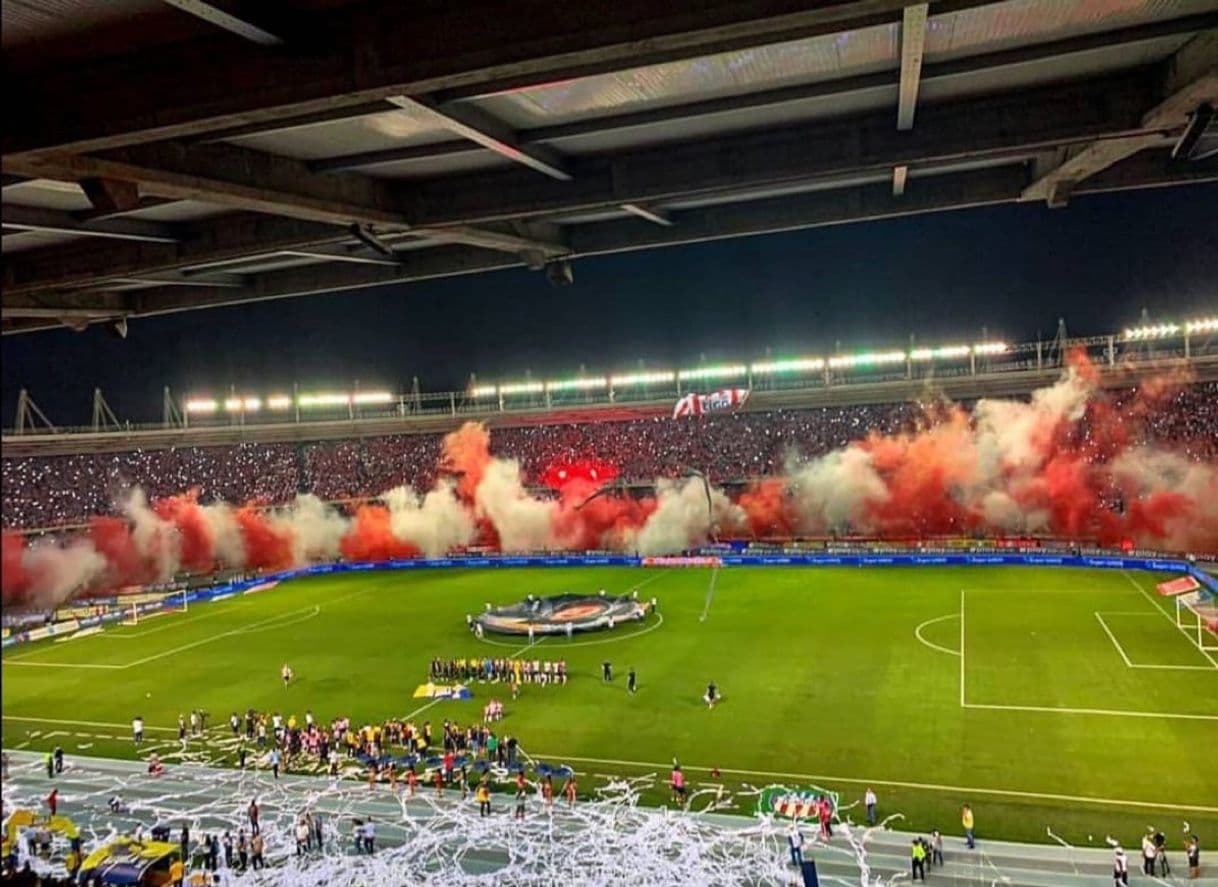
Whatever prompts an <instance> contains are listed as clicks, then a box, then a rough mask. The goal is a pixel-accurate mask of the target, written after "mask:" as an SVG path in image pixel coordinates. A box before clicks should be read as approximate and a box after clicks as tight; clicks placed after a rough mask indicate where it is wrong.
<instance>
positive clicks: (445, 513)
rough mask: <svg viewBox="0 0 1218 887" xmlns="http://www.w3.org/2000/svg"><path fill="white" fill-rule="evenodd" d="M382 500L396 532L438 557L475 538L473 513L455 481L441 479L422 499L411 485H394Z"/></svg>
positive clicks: (418, 547)
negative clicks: (456, 490) (462, 501)
mask: <svg viewBox="0 0 1218 887" xmlns="http://www.w3.org/2000/svg"><path fill="white" fill-rule="evenodd" d="M381 501H383V502H384V503H385V504H386V505H387V506H388V508H389V529H390V531H391V532H392V533H393V535H394V536H395V537H396V538H398V539H400V540H402V541H403V542H409V543H410V544H412V545H414V546H415V547H416V548H417V549H419V551H421V552H422V553H423V555H424V556H425V557H438V556H440V555H442V554H444V553H445V552H448V551H451V550H452V549H454V548H457V547H459V546H463V545H469V544H470V543H471V542H472V541H473V540H474V534H475V531H476V527H475V526H474V519H473V515H472V514H470V511H469V509H468V508H466V507H465V506H464V505H462V504H461V502H460V500H459V499H457V496H456V492H455V487H454V484H453V483H452V482H451V481H447V480H445V481H440V482H439V483H437V484H436V487H435V489H433V490H432V491H431V492H430V493H428V494H427V495H426V496H424V497H422V499H420V498H419V495H418V494H417V493H416V492H415V491H414V489H413V488H411V487H408V486H403V487H394V488H393V489H392V490H389V491H388V492H386V493H384V494H383V495H382V496H381Z"/></svg>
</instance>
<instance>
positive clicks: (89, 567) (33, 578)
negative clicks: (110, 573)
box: [21, 542, 107, 610]
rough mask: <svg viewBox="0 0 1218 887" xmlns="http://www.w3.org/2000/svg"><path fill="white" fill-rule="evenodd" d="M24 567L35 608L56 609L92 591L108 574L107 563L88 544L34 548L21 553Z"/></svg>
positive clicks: (75, 543) (38, 546)
mask: <svg viewBox="0 0 1218 887" xmlns="http://www.w3.org/2000/svg"><path fill="white" fill-rule="evenodd" d="M21 565H22V567H23V568H24V569H25V571H26V575H28V576H29V577H30V588H29V597H30V601H31V604H32V606H34V607H36V608H40V609H48V610H49V609H52V608H54V607H57V606H59V605H60V604H61V603H63V602H64V601H66V600H67V599H68V598H70V597H71V596H72V595H74V594H76V593H77V592H80V591H83V590H84V589H86V588H88V587H89V586H90V585H92V584H93V583H94V582H96V581H97V580H98V579H100V578H101V577H102V576H104V575H105V573H106V568H107V563H106V559H105V558H104V557H103V556H102V555H101V554H99V553H98V551H97V550H96V549H95V548H94V547H93V546H92V545H91V544H90V543H88V542H74V543H72V544H71V545H68V546H66V547H62V548H61V547H59V546H56V545H54V544H53V543H52V544H49V545H33V546H31V547H29V548H27V549H26V550H25V551H23V552H22V553H21Z"/></svg>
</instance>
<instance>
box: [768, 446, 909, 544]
mask: <svg viewBox="0 0 1218 887" xmlns="http://www.w3.org/2000/svg"><path fill="white" fill-rule="evenodd" d="M789 489H790V495H791V499H792V502H793V504H794V506H795V509H796V511H797V513H798V514H799V515H800V516H801V518H802V519H803V522H804V526H803V527H802V528H801V529H803V530H804V531H805V532H825V531H837V530H846V529H849V528H856V529H857V528H861V527H863V526H864V525H865V523H866V521H867V513H868V509H869V508H870V507H872V506H873V505H876V504H880V503H883V502H886V501H887V500H888V496H889V493H888V487H887V486H886V485H885V484H884V481H883V479H882V478H881V477H880V475H879V472H877V471H876V469H875V465H874V463H873V460H872V456H871V454H870V453H869V452H867V451H866V450H863V449H861V448H859V447H857V446H850V447H847V448H846V449H844V450H835V451H834V452H832V453H829V454H827V455H825V456H822V457H821V458H819V459H814V460H812V461H811V462H807V463H805V464H804V465H801V466H799V467H797V468H795V469H794V471H793V473H792V475H791V484H790V488H789Z"/></svg>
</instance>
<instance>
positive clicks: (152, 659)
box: [119, 585, 375, 668]
mask: <svg viewBox="0 0 1218 887" xmlns="http://www.w3.org/2000/svg"><path fill="white" fill-rule="evenodd" d="M373 588H375V586H372V585H369V586H367V587H365V588H361V589H359V590H358V591H353V592H351V593H350V594H347V595H343V596H342V597H340V598H335V599H334V600H332V601H326V603H327V604H338V603H342V602H343V601H346V600H350V599H351V598H353V597H357V596H359V595H361V594H367V593H368V592H370V591H372V590H373ZM320 606H321V604H310V605H309V606H306V607H301V608H300V609H299V610H289V611H288V612H286V613H277V614H276V615H274V616H271V617H270V618H268V619H263V620H261V621H259V622H252V623H250V624H249V625H242V626H240V627H239V628H234V629H231V630H230V631H222V632H220V634H213V635H211V636H210V637H206V638H203V639H202V640H198V641H192V642H191V643H189V644H182V645H181V646H180V647H174V648H172V649H170V650H165V651H163V652H161V653H154V654H153V655H151V656H145V657H144V658H143V659H137V660H135V661H134V662H128V663H127V664H126V665H122V666H119V667H120V668H135V667H136V666H137V665H146V664H147V663H149V662H155V661H156V660H158V659H164V658H165V657H166V656H173V655H174V654H175V653H181V652H183V651H185V650H191V649H193V648H195V647H201V646H203V645H204V644H210V643H213V642H214V641H218V640H220V639H221V638H227V637H232V636H233V635H238V634H245V633H248V632H251V631H254V630H255V629H258V628H261V627H262V626H270V627H272V628H274V627H276V626H274V625H272V624H271V623H274V622H275V621H276V620H278V619H282V618H284V617H285V616H294V615H296V614H298V613H304V612H306V611H308V610H311V609H313V607H320ZM289 624H290V623H289Z"/></svg>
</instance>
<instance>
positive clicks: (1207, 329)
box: [1184, 317, 1218, 336]
mask: <svg viewBox="0 0 1218 887" xmlns="http://www.w3.org/2000/svg"><path fill="white" fill-rule="evenodd" d="M1184 331H1185V332H1186V333H1188V334H1189V335H1190V336H1191V335H1193V334H1194V333H1215V332H1218V317H1203V318H1200V319H1198V320H1190V321H1189V322H1188V323H1186V324H1185V325H1184Z"/></svg>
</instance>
